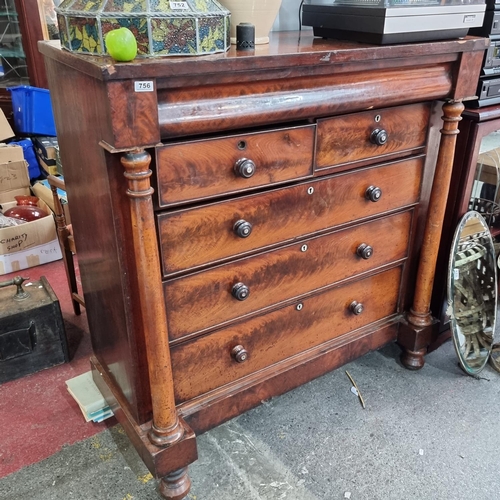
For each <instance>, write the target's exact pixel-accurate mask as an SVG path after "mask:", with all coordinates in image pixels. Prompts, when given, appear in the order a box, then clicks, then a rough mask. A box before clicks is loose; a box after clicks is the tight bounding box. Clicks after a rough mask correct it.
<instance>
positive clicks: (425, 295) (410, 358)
mask: <svg viewBox="0 0 500 500" xmlns="http://www.w3.org/2000/svg"><path fill="white" fill-rule="evenodd" d="M463 110H464V105H463V104H462V102H456V101H455V102H447V103H445V104H444V105H443V117H442V119H443V128H442V129H441V141H440V145H439V152H438V158H437V163H436V171H435V174H434V182H433V184H432V192H431V196H430V200H429V207H428V212H427V221H426V225H425V230H424V238H423V242H422V248H421V252H420V260H419V265H418V272H417V278H416V284H415V294H414V298H413V305H412V307H411V309H410V311H409V312H408V314H407V315H406V319H405V321H403V322H402V324H401V329H400V334H399V336H398V342H399V344H400V345H401V347H403V354H402V355H401V361H402V363H403V364H404V365H405V366H406V367H407V368H409V369H412V370H418V369H420V368H422V367H423V366H424V363H425V361H424V355H425V353H426V352H427V346H428V345H429V343H430V339H431V334H432V328H433V326H434V324H435V323H436V321H435V319H434V318H433V317H432V314H431V310H430V304H431V295H432V287H433V284H434V273H435V269H436V262H437V256H438V251H439V244H440V240H441V232H442V229H443V219H444V215H445V210H446V203H447V200H448V191H449V187H450V181H451V174H452V168H453V158H454V155H455V144H456V140H457V135H458V134H459V130H458V123H459V122H460V120H461V119H462V118H461V114H462V112H463Z"/></svg>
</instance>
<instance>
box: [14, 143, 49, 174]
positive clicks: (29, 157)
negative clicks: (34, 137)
mask: <svg viewBox="0 0 500 500" xmlns="http://www.w3.org/2000/svg"><path fill="white" fill-rule="evenodd" d="M9 144H17V145H18V146H21V147H22V148H23V156H24V159H25V160H26V161H27V162H28V174H29V177H30V179H37V178H38V177H40V174H41V172H40V165H39V164H38V160H37V159H36V156H35V148H34V147H33V143H32V142H31V139H21V140H19V141H13V142H9Z"/></svg>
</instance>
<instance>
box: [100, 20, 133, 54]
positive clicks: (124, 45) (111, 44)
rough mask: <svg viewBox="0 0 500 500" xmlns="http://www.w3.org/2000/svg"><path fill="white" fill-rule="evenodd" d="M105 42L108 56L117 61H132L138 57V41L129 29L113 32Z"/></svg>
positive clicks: (107, 36)
mask: <svg viewBox="0 0 500 500" xmlns="http://www.w3.org/2000/svg"><path fill="white" fill-rule="evenodd" d="M104 40H105V42H106V49H107V51H108V54H109V55H110V56H111V57H112V58H113V59H114V60H115V61H123V62H126V61H132V59H134V58H135V56H136V55H137V40H136V39H135V36H134V34H133V33H132V32H131V31H130V30H129V29H128V28H118V29H115V30H111V31H109V32H108V33H107V34H106V37H105V39H104Z"/></svg>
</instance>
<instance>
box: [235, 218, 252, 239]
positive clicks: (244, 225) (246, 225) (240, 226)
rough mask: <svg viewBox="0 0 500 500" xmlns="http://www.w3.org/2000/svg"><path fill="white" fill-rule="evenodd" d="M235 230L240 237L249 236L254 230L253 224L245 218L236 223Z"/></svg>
mask: <svg viewBox="0 0 500 500" xmlns="http://www.w3.org/2000/svg"><path fill="white" fill-rule="evenodd" d="M233 231H234V232H235V233H236V235H237V236H239V237H240V238H248V237H249V236H250V233H251V232H252V224H250V222H247V221H246V220H244V219H240V220H238V221H236V222H235V223H234V226H233Z"/></svg>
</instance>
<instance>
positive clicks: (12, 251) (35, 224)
mask: <svg viewBox="0 0 500 500" xmlns="http://www.w3.org/2000/svg"><path fill="white" fill-rule="evenodd" d="M15 205H16V202H15V201H14V202H10V203H4V204H2V207H3V209H4V210H6V209H8V208H10V207H12V206H15ZM38 205H39V207H40V208H43V209H44V210H45V211H47V212H48V213H49V215H48V216H47V217H43V218H42V219H38V220H35V221H32V222H26V223H24V224H20V225H19V226H13V227H4V228H0V275H1V274H7V273H11V272H14V271H20V270H21V269H27V268H29V267H34V266H38V265H40V264H46V263H48V262H52V261H54V260H59V259H62V253H61V247H60V245H59V240H58V239H57V233H56V225H55V222H54V217H53V216H52V212H51V211H50V207H49V206H48V205H47V204H46V203H44V202H43V201H42V200H40V201H39V202H38Z"/></svg>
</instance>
